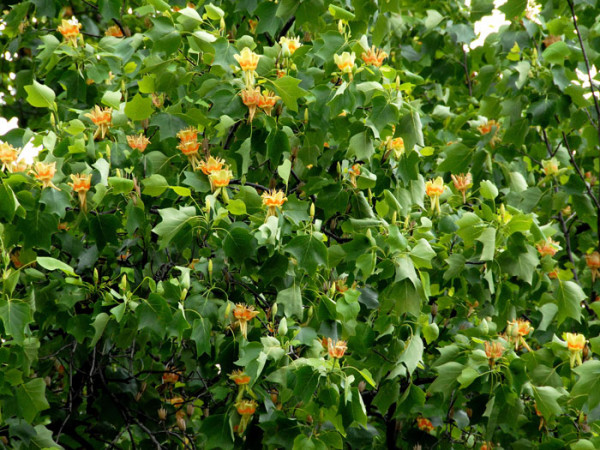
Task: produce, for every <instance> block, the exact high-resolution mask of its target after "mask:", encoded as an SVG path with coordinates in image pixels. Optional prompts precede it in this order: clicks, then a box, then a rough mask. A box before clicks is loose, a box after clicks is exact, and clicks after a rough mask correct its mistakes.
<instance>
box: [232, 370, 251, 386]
mask: <svg viewBox="0 0 600 450" xmlns="http://www.w3.org/2000/svg"><path fill="white" fill-rule="evenodd" d="M229 379H230V380H232V381H233V382H234V383H235V384H237V385H238V386H245V385H247V384H249V383H250V375H246V372H244V371H243V370H234V371H233V372H232V373H231V374H230V375H229Z"/></svg>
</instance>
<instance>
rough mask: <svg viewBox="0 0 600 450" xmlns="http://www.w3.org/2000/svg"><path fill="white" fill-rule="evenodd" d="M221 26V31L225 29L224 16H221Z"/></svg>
mask: <svg viewBox="0 0 600 450" xmlns="http://www.w3.org/2000/svg"><path fill="white" fill-rule="evenodd" d="M220 28H221V31H225V19H224V18H223V17H221V22H220Z"/></svg>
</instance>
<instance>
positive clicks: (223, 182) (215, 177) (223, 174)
mask: <svg viewBox="0 0 600 450" xmlns="http://www.w3.org/2000/svg"><path fill="white" fill-rule="evenodd" d="M232 177H233V174H232V173H231V170H229V169H221V170H216V171H214V172H212V173H211V174H210V175H209V176H208V180H209V181H210V187H211V188H212V191H213V192H214V191H216V190H217V189H219V188H224V187H227V186H229V182H230V181H231V178H232Z"/></svg>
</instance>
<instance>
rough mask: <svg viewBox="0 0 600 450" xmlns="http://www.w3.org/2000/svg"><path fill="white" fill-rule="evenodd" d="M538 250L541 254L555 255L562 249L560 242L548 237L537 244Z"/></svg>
mask: <svg viewBox="0 0 600 450" xmlns="http://www.w3.org/2000/svg"><path fill="white" fill-rule="evenodd" d="M536 247H537V250H538V252H539V253H540V255H541V256H550V257H552V256H554V255H556V252H558V251H559V250H560V246H559V245H558V242H556V241H553V240H552V238H548V239H546V240H545V241H543V242H540V243H539V244H537V245H536Z"/></svg>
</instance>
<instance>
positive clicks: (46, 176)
mask: <svg viewBox="0 0 600 450" xmlns="http://www.w3.org/2000/svg"><path fill="white" fill-rule="evenodd" d="M32 172H33V174H34V176H35V177H36V178H37V179H38V180H40V181H41V182H42V189H45V188H47V187H50V188H52V189H56V190H57V191H60V189H59V188H57V187H56V186H55V185H54V184H53V183H52V179H53V178H54V175H55V174H56V163H55V162H51V163H44V162H40V161H38V162H36V163H35V164H34V165H33V171H32Z"/></svg>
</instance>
